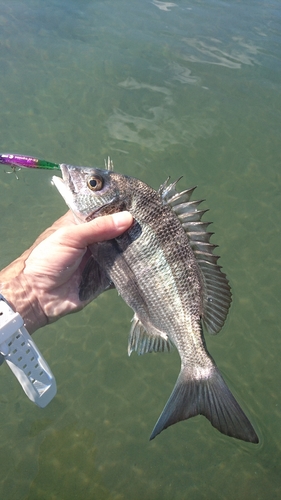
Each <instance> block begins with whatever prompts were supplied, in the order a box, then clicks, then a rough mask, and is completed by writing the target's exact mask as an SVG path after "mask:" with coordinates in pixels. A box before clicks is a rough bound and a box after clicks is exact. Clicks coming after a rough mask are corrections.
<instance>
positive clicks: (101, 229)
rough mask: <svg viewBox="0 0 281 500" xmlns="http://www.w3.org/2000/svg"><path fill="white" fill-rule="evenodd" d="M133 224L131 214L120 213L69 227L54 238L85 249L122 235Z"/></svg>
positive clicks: (67, 244)
mask: <svg viewBox="0 0 281 500" xmlns="http://www.w3.org/2000/svg"><path fill="white" fill-rule="evenodd" d="M132 223H133V217H132V215H131V214H130V213H129V212H118V213H116V214H112V215H105V216H103V217H98V218H97V219H94V220H92V221H90V222H85V223H84V224H79V225H76V226H68V227H65V228H62V229H60V230H58V231H57V232H56V233H54V234H53V238H56V239H57V240H60V244H64V245H66V246H69V247H73V248H77V249H78V248H80V249H81V248H85V247H87V246H88V245H91V244H92V243H96V242H98V241H104V240H110V239H112V238H116V237H117V236H119V235H120V234H122V233H123V232H124V231H125V230H126V229H129V227H130V226H131V225H132Z"/></svg>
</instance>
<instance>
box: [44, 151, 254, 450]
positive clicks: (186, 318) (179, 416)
mask: <svg viewBox="0 0 281 500" xmlns="http://www.w3.org/2000/svg"><path fill="white" fill-rule="evenodd" d="M60 167H61V172H62V178H60V177H57V176H54V177H53V183H54V184H55V186H56V188H57V189H58V191H59V193H60V194H61V195H62V197H63V198H64V200H65V202H66V204H67V205H68V207H69V208H70V210H72V212H73V214H74V216H75V218H76V221H77V223H84V222H87V221H90V220H92V219H95V218H97V217H100V216H102V215H107V214H112V213H115V212H120V211H122V210H128V211H129V212H130V213H131V214H132V216H133V218H134V222H133V224H132V226H131V227H130V228H129V229H128V230H127V231H126V232H125V233H123V234H122V235H121V236H118V237H117V238H115V239H112V240H109V241H104V242H101V243H95V244H94V245H91V246H90V250H91V254H92V255H91V258H90V259H89V261H88V263H87V265H86V267H85V270H84V273H83V278H82V281H81V284H80V288H79V297H80V300H87V299H89V298H90V296H92V297H93V296H94V297H96V296H97V295H98V294H99V293H101V292H104V291H106V290H108V289H109V288H113V287H115V288H116V290H117V292H118V294H119V295H121V297H122V298H123V300H124V301H125V302H126V303H127V304H128V305H129V306H130V307H131V309H132V310H133V311H134V316H133V319H132V326H131V330H130V334H129V342H128V354H129V355H130V354H131V353H133V352H137V353H138V354H145V353H151V352H165V351H170V350H171V348H172V347H175V348H176V349H177V351H178V353H179V356H180V359H181V369H180V373H179V376H178V379H177V381H176V383H175V386H174V389H173V391H172V393H171V395H170V397H169V399H168V401H167V403H166V405H165V407H164V409H163V411H162V413H161V415H160V417H159V419H158V420H157V422H156V424H155V426H154V428H153V431H152V433H151V436H150V439H154V438H155V437H156V436H157V435H158V434H160V432H162V431H163V430H164V429H166V428H167V427H169V426H171V425H173V424H175V423H177V422H179V421H182V420H186V419H189V418H191V417H194V416H196V415H204V416H205V417H206V418H207V419H208V420H209V421H210V422H211V424H212V426H213V427H215V428H216V429H217V430H219V431H220V432H221V433H223V434H225V435H227V436H230V437H233V438H236V439H240V440H243V441H247V442H250V443H258V442H259V438H258V436H257V434H256V432H255V430H254V428H253V426H252V424H251V422H250V421H249V419H248V417H247V416H246V414H245V413H244V411H243V410H242V408H241V406H240V405H239V403H238V402H237V400H236V399H235V397H234V396H233V394H232V393H231V391H230V389H229V388H228V386H227V384H226V383H225V381H224V379H223V377H222V375H221V373H220V371H219V369H218V367H217V365H216V363H215V361H214V359H213V358H212V356H211V355H210V354H209V352H208V350H207V347H206V343H205V339H204V334H203V328H204V331H205V330H206V331H207V332H208V333H209V334H217V333H218V332H219V331H220V330H221V328H222V326H223V324H224V322H225V319H226V317H227V314H228V311H229V307H230V304H231V300H232V294H231V289H230V285H229V281H228V279H227V277H226V274H225V273H224V272H223V271H222V268H221V266H220V265H218V263H217V261H218V259H219V256H217V255H215V254H214V253H213V252H214V250H215V248H216V246H217V245H215V244H213V243H211V242H210V238H211V236H212V234H213V233H212V232H210V231H209V229H208V227H209V225H210V222H205V221H202V217H203V215H204V214H205V213H206V212H207V210H204V209H201V207H200V206H199V205H200V204H201V202H202V201H203V200H197V201H196V200H195V201H192V199H191V197H192V194H193V192H194V190H195V187H192V188H190V189H187V190H184V191H178V189H177V183H178V181H176V182H172V183H171V182H170V178H168V179H167V180H166V181H165V182H164V183H163V184H162V185H161V186H160V188H159V189H158V191H156V190H154V189H153V188H152V187H150V186H149V185H148V184H146V183H144V182H143V181H141V180H139V179H136V178H134V177H130V176H127V175H123V174H119V173H117V172H115V171H114V170H113V168H112V163H111V162H110V161H109V162H108V164H107V165H106V168H104V169H99V168H94V167H80V166H73V165H67V164H61V165H60Z"/></svg>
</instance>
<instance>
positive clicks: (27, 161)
mask: <svg viewBox="0 0 281 500" xmlns="http://www.w3.org/2000/svg"><path fill="white" fill-rule="evenodd" d="M0 164H2V165H9V166H10V167H11V169H12V172H14V173H16V169H18V170H20V169H21V168H43V169H48V170H60V166H59V164H58V163H52V162H50V161H46V160H40V159H39V158H33V157H32V156H23V155H12V154H0ZM10 173H11V172H7V174H10ZM16 177H17V175H16Z"/></svg>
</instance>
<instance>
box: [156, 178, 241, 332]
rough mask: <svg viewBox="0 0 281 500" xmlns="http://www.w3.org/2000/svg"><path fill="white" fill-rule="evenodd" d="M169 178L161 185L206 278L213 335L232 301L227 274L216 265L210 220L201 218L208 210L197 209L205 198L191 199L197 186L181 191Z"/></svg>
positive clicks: (206, 303)
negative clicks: (170, 182)
mask: <svg viewBox="0 0 281 500" xmlns="http://www.w3.org/2000/svg"><path fill="white" fill-rule="evenodd" d="M169 180H170V178H168V179H167V180H166V181H165V182H164V184H162V186H160V188H159V191H158V192H159V194H160V196H161V198H162V201H163V203H164V204H168V205H169V206H170V207H171V209H172V211H173V212H174V213H175V215H177V217H178V219H179V220H180V222H181V224H182V226H183V228H184V230H185V232H186V234H187V237H188V240H189V243H190V246H191V248H192V250H193V253H194V255H195V258H196V260H197V263H198V265H199V267H200V269H201V272H202V278H203V288H204V290H203V314H202V320H203V323H204V325H205V327H206V329H207V331H208V332H209V333H211V334H215V333H218V332H219V331H220V329H221V328H222V326H223V324H224V322H225V319H226V316H227V313H228V309H229V306H230V303H231V291H230V285H229V282H228V279H227V277H226V275H225V274H224V273H223V272H222V271H221V266H219V265H218V264H217V261H218V259H219V256H218V255H213V251H214V249H215V248H216V247H217V245H213V244H212V243H210V238H211V236H212V234H213V233H212V232H209V231H208V227H209V225H210V224H211V222H204V221H201V218H202V216H203V215H204V214H205V213H206V212H207V211H208V210H200V209H198V207H199V205H200V204H201V203H202V201H204V200H198V201H190V198H191V196H192V194H193V191H194V190H195V189H196V187H193V188H190V189H187V190H185V191H182V192H178V191H177V189H176V184H177V182H178V181H176V182H174V183H172V184H168V183H169Z"/></svg>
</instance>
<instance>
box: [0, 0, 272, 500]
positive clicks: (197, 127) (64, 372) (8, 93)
mask: <svg viewBox="0 0 281 500" xmlns="http://www.w3.org/2000/svg"><path fill="white" fill-rule="evenodd" d="M0 6H1V9H0V47H1V51H0V67H1V71H0V103H1V113H0V137H1V140H0V152H17V153H21V154H30V155H34V156H37V157H39V158H44V159H46V160H49V161H54V162H58V163H63V162H64V163H71V164H77V165H94V166H100V167H101V166H102V165H103V159H104V158H105V157H106V156H107V155H108V154H109V155H110V156H111V157H112V159H113V161H114V164H115V169H116V171H119V172H121V173H124V174H128V175H132V176H136V177H139V178H141V179H142V180H144V181H145V182H147V183H149V184H150V185H152V186H153V187H155V188H157V187H158V186H159V185H160V184H161V183H162V182H163V181H164V180H165V179H166V178H167V177H168V175H171V177H172V179H176V178H177V177H179V176H181V175H182V176H183V179H182V181H181V182H180V187H181V188H187V187H191V186H194V185H198V189H197V190H196V194H195V196H194V198H195V199H196V198H197V199H198V198H206V199H207V201H206V202H205V206H206V207H208V208H210V209H211V211H210V212H209V213H208V214H207V215H206V216H205V219H209V220H213V221H214V224H213V229H212V230H213V231H214V232H215V233H216V234H215V236H214V237H213V241H214V242H215V243H217V244H219V245H220V248H219V253H220V255H221V261H220V262H221V265H223V268H224V270H225V272H226V273H227V275H228V276H229V279H230V282H231V285H232V291H233V304H232V307H231V310H230V314H229V318H228V320H227V322H226V325H225V326H224V328H223V331H222V332H221V333H220V334H219V335H218V336H215V337H212V338H210V337H208V338H206V340H207V344H208V348H209V350H210V352H211V354H212V355H213V357H214V358H215V360H216V362H217V364H218V365H219V367H220V369H221V371H222V372H223V374H224V376H225V378H226V380H227V382H228V383H229V385H230V387H231V389H232V390H233V391H234V393H235V395H236V396H237V398H238V400H239V401H240V403H241V404H242V406H243V407H244V408H245V411H246V412H247V414H248V415H249V417H250V419H251V421H252V422H253V424H254V425H255V427H256V429H257V431H258V433H259V436H260V444H259V445H257V446H255V445H251V444H248V443H242V442H239V441H236V440H233V439H230V438H228V437H226V436H223V435H221V434H220V433H219V432H218V431H216V430H215V429H213V428H212V427H211V425H210V424H209V423H208V421H207V420H206V419H205V418H204V417H196V418H193V419H191V420H189V421H185V422H181V423H179V424H177V425H175V426H172V427H170V428H169V429H168V430H167V431H165V432H163V433H162V434H161V435H160V436H158V437H157V438H156V439H155V440H154V441H152V442H149V441H148V438H149V435H150V432H151V430H152V428H153V426H154V424H155V422H156V420H157V418H158V416H159V414H160V412H161V411H162V408H163V406H164V404H165V402H166V400H167V398H168V396H169V394H170V392H171V390H172V387H173V384H174V382H175V380H176V377H177V374H178V371H179V359H178V356H177V353H176V352H173V353H171V354H155V355H154V354H152V355H147V356H144V357H138V356H137V355H132V357H131V358H128V357H127V335H128V331H129V328H130V319H131V316H132V313H131V311H130V310H129V308H128V307H127V306H126V305H125V304H124V303H123V302H122V300H121V299H120V297H118V296H117V294H116V293H115V292H114V291H110V292H108V293H106V294H104V295H103V296H101V297H100V298H99V299H98V300H96V301H95V303H93V304H91V305H90V306H89V307H88V308H87V309H86V310H84V311H82V312H81V313H79V314H76V315H74V316H71V317H66V318H64V319H62V320H60V321H59V322H57V323H56V324H54V325H52V326H49V327H47V328H44V329H42V330H40V331H38V332H36V333H35V335H34V337H35V340H36V343H37V345H38V346H39V348H40V349H41V351H42V352H43V354H44V356H45V357H46V359H47V360H48V362H49V364H50V366H51V368H52V371H53V372H54V374H55V376H56V379H57V384H58V394H57V396H56V397H55V399H54V400H53V401H52V403H51V404H50V405H49V406H48V407H47V408H45V409H44V410H42V409H39V408H37V407H36V406H35V405H33V404H32V403H31V402H29V400H28V399H27V398H26V396H25V395H24V393H23V391H22V390H21V388H20V386H19V384H18V383H17V381H16V379H15V378H14V377H13V375H12V373H11V372H10V370H9V368H8V367H7V366H5V365H3V366H1V387H0V394H1V396H0V400H1V406H0V415H1V428H0V443H1V445H0V470H1V474H0V496H1V498H5V499H6V500H9V499H15V498H16V499H17V500H44V499H48V500H62V499H67V500H72V499H79V498H83V499H99V500H100V499H110V500H111V499H114V500H122V499H126V500H127V499H134V500H138V499H142V500H143V499H153V500H154V499H155V500H158V499H159V500H160V499H161V500H166V499H167V500H170V499H172V498H173V499H174V500H177V499H192V500H193V499H194V500H197V499H198V500H201V499H208V500H209V499H214V500H223V499H230V500H232V499H233V500H234V499H237V498H240V499H247V500H251V499H256V500H258V499H260V500H263V499H268V498H271V499H274V498H280V495H281V479H280V465H281V444H280V443H281V408H280V377H281V366H280V355H281V341H280V321H279V315H280V313H279V307H280V273H279V269H280V223H281V220H280V218H281V217H280V181H281V178H280V177H281V175H280V104H281V96H280V76H281V75H280V73H281V72H280V58H281V54H280V48H281V43H280V20H281V8H280V3H279V2H278V1H277V0H272V1H270V2H266V1H264V0H261V1H258V2H257V1H256V0H251V1H246V2H243V3H242V2H239V1H231V0H228V1H227V2H221V1H218V0H214V1H208V2H207V1H205V0H202V1H195V0H191V1H189V2H187V1H183V0H177V1H176V2H163V1H158V0H153V1H148V0H143V1H136V0H118V1H116V2H113V1H112V0H111V1H110V0H108V1H106V0H101V1H90V0H89V1H83V0H82V1H81V0H79V1H78V0H76V1H74V0H73V1H71V0H53V1H51V0H50V1H48V2H44V1H43V0H25V1H24V2H22V1H19V0H15V1H9V2H6V1H4V0H0ZM18 177H19V180H17V179H16V177H15V176H14V175H7V174H6V173H5V168H4V167H1V172H0V192H1V197H0V209H1V215H2V219H1V257H0V258H1V267H4V266H5V265H7V264H8V263H9V262H10V261H11V260H12V259H14V258H15V257H17V256H18V255H19V254H20V253H21V252H22V251H23V250H25V249H26V248H27V246H28V245H30V244H31V243H32V242H33V241H34V239H35V237H36V236H37V235H38V234H40V232H41V231H42V230H43V229H44V228H46V227H47V226H48V225H49V224H51V223H52V222H53V221H54V220H55V219H56V218H58V217H59V216H60V215H62V214H63V213H64V212H65V210H66V208H65V205H64V202H63V200H62V199H61V198H60V196H59V195H58V193H57V192H56V190H55V188H54V187H53V186H52V185H51V182H50V180H51V173H50V172H48V171H27V170H22V171H21V172H19V174H18Z"/></svg>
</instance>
